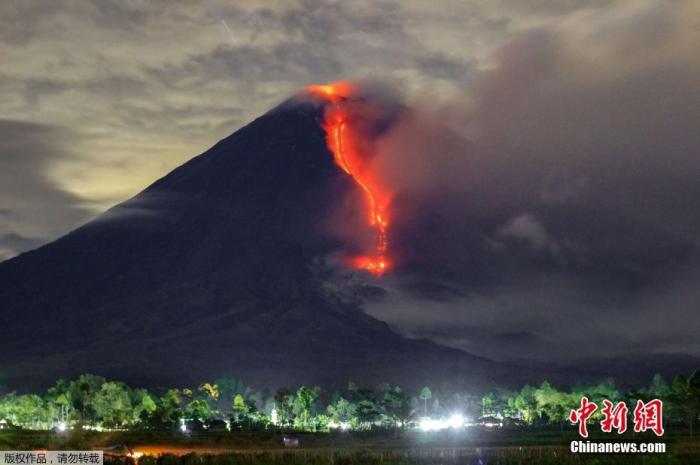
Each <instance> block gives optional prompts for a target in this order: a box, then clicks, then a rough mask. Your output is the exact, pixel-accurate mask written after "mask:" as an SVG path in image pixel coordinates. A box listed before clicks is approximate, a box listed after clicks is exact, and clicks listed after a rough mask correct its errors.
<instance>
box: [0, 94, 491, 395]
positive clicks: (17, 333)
mask: <svg viewBox="0 0 700 465" xmlns="http://www.w3.org/2000/svg"><path fill="white" fill-rule="evenodd" d="M320 112H321V109H320V107H319V106H317V105H313V104H310V103H305V102H300V101H295V100H292V101H289V102H286V103H284V104H282V105H280V106H279V107H277V108H275V109H273V110H272V111H270V112H269V113H267V114H265V115H264V116H262V117H260V118H258V119H257V120H255V121H254V122H252V123H251V124H249V125H248V126H246V127H244V128H242V129H241V130H239V131H237V132H236V133H234V134H233V135H231V136H229V137H227V138H226V139H224V140H222V141H220V142H219V143H217V144H216V145H215V146H213V147H212V148H211V149H210V150H208V151H207V152H205V153H204V154H202V155H200V156H198V157H196V158H194V159H192V160H190V161H189V162H187V163H186V164H184V165H183V166H181V167H179V168H177V169H175V170H174V171H172V172H171V173H170V174H168V175H167V176H165V177H163V178H162V179H160V180H158V181H156V182H155V183H153V184H152V185H151V186H150V187H148V188H147V189H145V190H144V191H143V192H141V193H140V194H138V195H137V196H136V197H134V198H132V199H130V200H128V201H126V202H124V203H122V204H120V205H118V206H116V207H114V208H112V209H111V210H109V211H107V212H106V213H104V214H103V215H101V216H99V217H98V218H96V219H95V220H93V221H91V222H89V223H88V224H86V225H84V226H82V227H80V228H78V229H77V230H75V231H73V232H71V233H70V234H68V235H66V236H64V237H62V238H60V239H58V240H56V241H55V242H52V243H50V244H48V245H46V246H43V247H41V248H39V249H37V250H34V251H30V252H27V253H24V254H22V255H20V256H18V257H16V258H13V259H10V260H8V261H5V262H3V263H0V302H2V319H3V324H2V327H3V337H2V338H1V339H0V372H6V373H7V374H8V375H9V378H10V381H11V383H13V384H17V385H33V384H46V383H48V382H52V381H53V380H54V379H55V378H57V377H59V376H72V375H75V374H77V373H81V372H86V371H91V372H97V373H99V374H103V375H107V376H111V377H115V378H119V379H124V380H127V381H132V382H137V383H145V384H150V385H158V386H167V385H183V384H187V383H198V382H201V381H203V380H207V379H209V380H210V379H213V378H214V377H216V376H219V375H221V374H223V373H234V374H236V375H238V376H243V377H244V379H245V380H246V381H247V382H250V383H259V384H263V385H268V386H272V387H275V386H280V385H284V384H291V383H297V384H311V383H324V384H333V383H337V384H343V383H346V382H347V381H348V380H350V379H353V380H356V381H360V382H370V383H371V382H379V381H394V382H398V381H404V382H409V383H416V382H419V381H421V382H427V381H428V380H431V381H432V382H434V383H435V382H438V381H439V380H445V379H448V378H450V377H451V378H452V379H453V380H457V379H463V380H466V379H467V378H468V379H469V381H470V382H480V381H483V380H484V379H485V378H487V377H489V376H491V375H492V374H494V370H498V369H499V368H498V365H497V364H495V363H493V362H489V361H487V360H485V359H481V358H479V357H474V356H469V355H467V354H466V353H463V352H460V351H457V350H454V349H448V348H444V347H441V346H438V345H436V344H434V343H431V342H428V341H424V340H409V339H405V338H403V337H402V336H399V335H398V334H396V333H394V332H393V331H391V330H390V329H389V327H388V326H387V325H386V324H385V323H383V322H380V321H378V320H376V319H374V318H372V317H370V316H368V315H366V314H365V313H363V312H362V311H361V309H360V307H359V306H358V304H357V299H356V298H355V297H354V296H352V295H348V294H347V293H343V292H336V291H335V290H333V289H334V288H333V287H332V286H328V285H327V283H328V282H329V280H328V278H329V276H331V275H332V274H333V273H334V272H333V271H332V270H333V268H334V267H333V266H332V265H331V264H327V263H324V257H329V256H333V253H334V251H337V250H338V249H339V247H340V244H339V243H338V240H337V239H334V238H333V237H332V236H331V235H329V234H328V233H327V231H326V230H325V228H324V227H323V223H324V221H326V219H327V218H328V217H329V215H330V211H331V210H332V209H337V208H338V200H337V199H339V198H343V197H344V195H345V194H346V193H348V192H352V191H353V190H355V189H356V186H355V185H354V184H353V182H352V180H351V179H350V177H349V176H347V175H346V174H345V173H343V172H342V171H341V170H340V169H339V168H338V167H337V166H336V165H335V164H334V162H333V156H332V154H331V153H330V152H329V151H328V149H327V147H326V142H325V133H324V131H323V129H322V128H321V126H320V125H319V117H320V115H321V113H320ZM363 275H364V273H363ZM370 279H371V278H369V276H368V275H367V276H363V279H362V280H361V281H363V282H367V280H370ZM370 284H371V283H370ZM359 289H365V290H369V291H371V289H372V288H371V285H363V286H360V287H359Z"/></svg>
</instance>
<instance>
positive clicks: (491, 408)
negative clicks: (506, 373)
mask: <svg viewBox="0 0 700 465" xmlns="http://www.w3.org/2000/svg"><path fill="white" fill-rule="evenodd" d="M495 406H496V394H494V393H493V392H487V393H486V394H485V395H484V397H482V398H481V414H482V415H484V416H486V415H493V414H494V413H495Z"/></svg>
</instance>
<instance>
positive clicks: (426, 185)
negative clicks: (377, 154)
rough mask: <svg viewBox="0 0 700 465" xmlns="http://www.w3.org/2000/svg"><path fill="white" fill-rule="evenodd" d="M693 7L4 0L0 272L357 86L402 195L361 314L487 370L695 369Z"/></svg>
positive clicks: (697, 191)
mask: <svg viewBox="0 0 700 465" xmlns="http://www.w3.org/2000/svg"><path fill="white" fill-rule="evenodd" d="M699 45H700V5H699V4H698V3H697V2H693V1H677V2H667V1H660V0H659V1H649V0H640V1H601V0H589V1H563V0H562V1H537V2H535V1H533V2H524V1H521V0H497V1H454V2H452V1H444V2H425V1H401V2H398V1H397V2H385V1H371V2H321V1H300V2H262V1H261V2H256V1H246V2H207V3H206V5H196V6H195V5H193V4H192V3H191V2H178V1H153V2H148V3H146V2H122V1H94V2H89V1H84V2H67V1H66V2H63V1H54V2H33V1H6V2H2V4H1V5H0V63H2V67H0V260H1V259H7V258H10V257H12V256H14V255H16V254H18V253H20V252H22V251H25V250H29V249H32V248H35V247H36V246H38V245H41V244H43V243H46V242H48V241H51V240H53V239H55V238H57V237H59V236H61V235H63V234H65V233H66V232H68V231H70V230H71V229H73V228H75V227H77V226H79V225H80V224H82V223H84V222H85V221H87V220H88V219H90V218H92V217H94V216H95V215H97V214H99V213H100V212H102V211H104V210H105V209H106V208H108V207H110V206H112V205H114V204H116V203H118V202H121V201H123V200H125V199H127V198H129V197H130V196H132V195H134V194H136V193H137V192H138V191H140V190H141V189H143V188H145V187H146V186H147V185H148V184H150V183H151V182H152V181H154V180H155V179H157V178H158V177H160V176H162V175H163V174H165V173H167V172H168V171H170V170H171V169H173V168H174V167H176V166H178V165H180V164H182V163H183V162H184V161H186V160H188V159H189V158H191V157H192V156H194V155H196V154H198V153H201V152H202V151H204V150H206V149H207V148H208V147H210V146H211V145H212V144H213V143H214V142H216V141H217V140H219V139H221V138H222V137H225V136H227V135H228V134H230V133H232V132H234V131H235V130H236V129H238V128H240V127H242V126H243V125H245V124H247V123H248V122H250V121H251V120H252V119H254V118H255V117H257V116H259V115H260V114H262V113H264V112H265V111H267V110H268V109H270V108H271V107H273V106H274V105H276V104H278V103H279V102H281V101H283V100H284V99H286V98H288V97H289V96H290V95H292V94H293V93H294V92H296V91H297V90H298V89H300V88H302V87H303V86H306V85H308V84H311V83H324V82H331V81H336V80H341V79H371V80H373V81H374V82H379V83H381V85H383V86H387V87H390V88H392V89H393V91H395V92H396V93H397V94H399V95H400V96H401V97H400V99H401V101H402V102H403V104H405V106H406V108H408V109H409V110H408V111H407V112H406V115H404V116H403V117H402V118H401V119H400V120H399V121H398V123H397V124H396V125H395V126H394V127H393V128H392V129H391V130H390V131H389V132H388V133H386V134H383V135H382V137H381V140H380V141H379V142H378V143H379V144H380V145H381V150H382V153H383V156H382V157H381V158H380V159H379V161H378V163H380V164H381V168H382V169H383V170H384V172H385V173H389V174H388V175H387V176H390V177H391V182H392V183H393V185H395V186H397V189H398V190H399V191H400V192H401V195H399V196H397V198H396V199H395V205H394V206H393V210H394V214H395V218H396V223H397V224H396V227H395V229H394V231H393V242H392V244H393V245H394V247H395V248H394V250H395V253H396V254H397V256H398V257H399V258H400V260H399V266H398V269H397V271H396V273H395V274H391V275H389V276H387V277H385V278H382V279H381V280H376V281H374V282H373V284H374V285H376V286H377V289H378V291H379V292H376V293H374V294H373V296H374V297H372V298H371V299H369V300H368V301H367V302H366V307H365V308H366V310H367V311H368V312H369V313H370V314H372V315H374V316H377V317H379V318H380V319H382V320H385V321H387V322H389V323H390V324H391V325H392V327H394V328H396V329H397V330H398V331H400V332H402V333H404V334H408V335H411V336H416V337H428V338H431V339H433V340H435V341H438V342H441V343H445V344H448V345H451V346H453V347H458V348H462V349H465V350H467V351H469V352H472V353H476V354H479V355H485V356H488V357H493V358H496V359H519V358H535V359H540V360H551V359H570V358H572V357H574V356H591V357H596V356H616V355H620V356H626V355H633V354H643V353H685V354H693V355H700V339H699V338H698V337H697V334H698V333H699V332H700V318H699V317H698V310H700V308H698V307H699V306H700V286H698V282H700V254H699V253H698V245H700V240H699V238H700V182H699V181H698V180H699V179H700V125H699V122H700V54H698V52H697V50H698V46H699Z"/></svg>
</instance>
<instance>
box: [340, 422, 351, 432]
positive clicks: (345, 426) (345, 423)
mask: <svg viewBox="0 0 700 465" xmlns="http://www.w3.org/2000/svg"><path fill="white" fill-rule="evenodd" d="M349 427H350V425H349V424H348V423H347V422H342V423H341V424H340V429H342V430H343V431H345V430H347V429H348V428H349Z"/></svg>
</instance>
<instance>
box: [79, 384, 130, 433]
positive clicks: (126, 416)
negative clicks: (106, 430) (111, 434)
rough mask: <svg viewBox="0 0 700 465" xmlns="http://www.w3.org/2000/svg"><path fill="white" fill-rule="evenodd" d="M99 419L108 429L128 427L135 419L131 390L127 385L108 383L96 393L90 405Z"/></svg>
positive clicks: (91, 398)
mask: <svg viewBox="0 0 700 465" xmlns="http://www.w3.org/2000/svg"><path fill="white" fill-rule="evenodd" d="M88 405H89V406H90V407H91V408H92V411H93V412H94V414H95V416H96V417H97V418H100V419H101V420H102V424H103V425H105V426H107V427H113V428H114V427H117V428H118V427H124V426H128V425H129V423H130V421H131V420H132V419H133V417H134V409H133V406H132V405H131V398H130V396H129V388H128V386H126V385H125V384H122V383H115V382H106V383H103V384H102V386H101V387H100V389H99V390H98V391H97V392H95V393H94V394H93V395H92V396H91V397H90V400H89V404H88Z"/></svg>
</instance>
